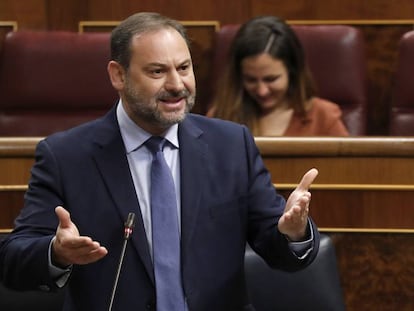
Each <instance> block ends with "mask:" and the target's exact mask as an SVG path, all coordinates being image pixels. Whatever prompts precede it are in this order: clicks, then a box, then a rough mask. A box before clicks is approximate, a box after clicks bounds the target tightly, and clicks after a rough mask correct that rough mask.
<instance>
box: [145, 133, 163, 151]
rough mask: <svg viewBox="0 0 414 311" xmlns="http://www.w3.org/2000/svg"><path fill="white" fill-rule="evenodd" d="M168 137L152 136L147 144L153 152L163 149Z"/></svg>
mask: <svg viewBox="0 0 414 311" xmlns="http://www.w3.org/2000/svg"><path fill="white" fill-rule="evenodd" d="M165 142H166V139H165V138H164V137H160V136H151V137H150V138H149V139H148V140H147V141H146V142H145V146H147V148H148V149H149V150H150V151H151V152H152V154H155V153H157V152H158V151H162V149H163V148H164V144H165Z"/></svg>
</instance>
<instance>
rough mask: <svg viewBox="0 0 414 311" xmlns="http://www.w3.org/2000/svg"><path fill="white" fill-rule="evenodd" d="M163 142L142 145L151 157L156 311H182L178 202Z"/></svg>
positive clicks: (151, 140) (162, 140) (183, 305)
mask: <svg viewBox="0 0 414 311" xmlns="http://www.w3.org/2000/svg"><path fill="white" fill-rule="evenodd" d="M165 142H166V140H165V138H162V137H158V136H153V137H151V138H150V139H148V140H147V142H146V143H145V145H146V146H147V148H148V149H149V150H150V151H151V152H152V155H153V160H152V166H151V190H150V191H151V220H152V247H153V254H154V258H153V260H154V271H155V287H156V295H157V311H183V310H185V304H184V293H183V287H182V282H181V265H180V233H179V228H178V217H177V201H176V196H175V186H174V180H173V177H172V174H171V170H170V168H169V167H168V165H167V162H165V158H164V154H163V147H164V144H165Z"/></svg>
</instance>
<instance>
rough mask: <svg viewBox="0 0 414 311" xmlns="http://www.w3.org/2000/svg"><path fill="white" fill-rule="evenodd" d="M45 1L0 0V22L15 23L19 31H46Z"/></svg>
mask: <svg viewBox="0 0 414 311" xmlns="http://www.w3.org/2000/svg"><path fill="white" fill-rule="evenodd" d="M46 2H48V1H46V0H24V1H15V0H0V20H3V21H7V20H12V21H16V22H17V23H18V24H19V29H36V30H39V29H47V15H48V12H47V10H46Z"/></svg>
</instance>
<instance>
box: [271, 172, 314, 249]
mask: <svg viewBox="0 0 414 311" xmlns="http://www.w3.org/2000/svg"><path fill="white" fill-rule="evenodd" d="M317 175H318V170H317V169H315V168H312V169H310V170H309V171H307V172H306V174H305V175H303V177H302V180H301V181H300V183H299V185H298V186H297V187H296V189H295V190H294V191H293V192H292V193H291V194H290V196H289V198H288V200H287V202H286V206H285V210H284V212H283V215H282V217H281V218H280V219H279V223H278V228H279V231H280V232H281V233H283V234H284V235H286V236H287V237H288V238H289V240H291V241H301V240H303V239H304V238H305V236H306V228H307V225H308V214H309V203H310V200H311V194H310V192H309V187H310V185H311V184H312V182H313V181H314V180H315V178H316V176H317Z"/></svg>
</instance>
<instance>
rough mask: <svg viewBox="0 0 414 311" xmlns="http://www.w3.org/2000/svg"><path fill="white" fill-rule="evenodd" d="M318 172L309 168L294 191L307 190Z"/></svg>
mask: <svg viewBox="0 0 414 311" xmlns="http://www.w3.org/2000/svg"><path fill="white" fill-rule="evenodd" d="M318 173H319V172H318V170H317V169H316V168H311V169H310V170H309V171H307V172H306V174H305V175H303V177H302V180H301V181H300V183H299V185H298V186H297V188H296V189H298V190H306V191H307V190H308V189H309V187H310V185H311V184H312V183H313V181H314V180H315V178H316V176H318Z"/></svg>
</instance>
